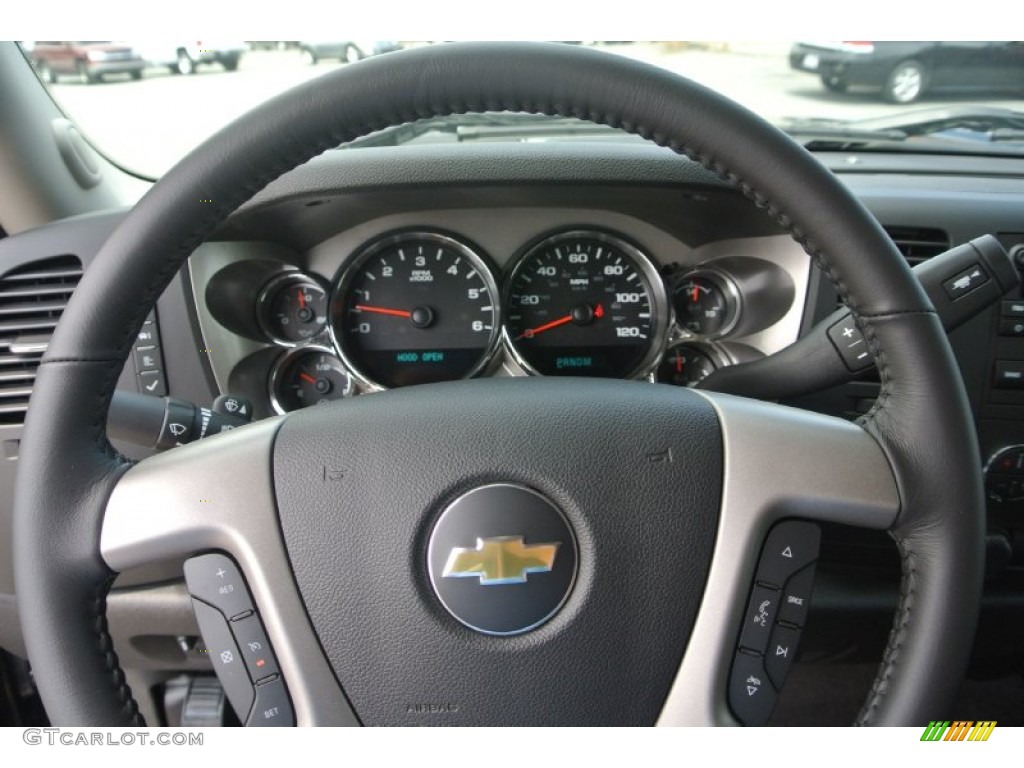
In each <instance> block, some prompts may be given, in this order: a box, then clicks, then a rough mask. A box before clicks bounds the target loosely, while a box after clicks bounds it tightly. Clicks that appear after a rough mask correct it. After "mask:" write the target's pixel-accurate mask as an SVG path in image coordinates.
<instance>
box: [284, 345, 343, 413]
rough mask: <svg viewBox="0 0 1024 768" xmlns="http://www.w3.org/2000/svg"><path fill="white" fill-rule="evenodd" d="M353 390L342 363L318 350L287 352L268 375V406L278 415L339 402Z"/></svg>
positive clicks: (328, 353)
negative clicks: (271, 406) (333, 401)
mask: <svg viewBox="0 0 1024 768" xmlns="http://www.w3.org/2000/svg"><path fill="white" fill-rule="evenodd" d="M352 389H353V382H352V377H351V376H349V374H348V371H347V370H345V366H344V365H343V364H342V362H341V360H339V359H338V358H337V357H335V356H334V353H333V352H331V351H330V350H328V349H322V348H320V347H303V348H302V349H298V350H293V351H291V352H287V353H286V354H285V355H284V356H283V357H282V358H281V359H280V360H279V361H278V363H277V365H275V366H274V369H273V370H272V371H271V373H270V403H271V405H273V407H274V410H275V411H277V412H278V413H288V412H289V411H297V410H299V409H300V408H306V407H308V406H311V405H320V404H321V403H326V402H330V401H331V400H340V399H341V398H343V397H348V396H349V395H351V394H352Z"/></svg>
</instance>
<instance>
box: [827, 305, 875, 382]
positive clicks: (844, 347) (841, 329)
mask: <svg viewBox="0 0 1024 768" xmlns="http://www.w3.org/2000/svg"><path fill="white" fill-rule="evenodd" d="M828 338H829V341H831V342H832V345H833V346H834V347H835V348H836V352H838V353H839V356H840V357H841V358H843V364H844V365H846V367H847V368H849V369H850V370H851V371H854V372H856V371H863V370H864V369H865V368H870V367H871V366H872V365H874V364H875V361H874V359H873V358H872V357H871V351H870V350H869V349H868V344H867V342H866V341H864V335H863V334H862V333H861V332H860V329H859V328H858V327H857V324H856V323H855V322H854V320H853V315H846V316H845V317H843V318H842V319H841V320H839V321H838V322H836V323H833V325H832V327H831V328H829V329H828Z"/></svg>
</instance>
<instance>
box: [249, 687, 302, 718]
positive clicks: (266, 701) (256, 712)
mask: <svg viewBox="0 0 1024 768" xmlns="http://www.w3.org/2000/svg"><path fill="white" fill-rule="evenodd" d="M245 725H246V726H247V727H249V728H252V727H262V728H266V727H271V726H280V727H285V728H287V727H290V726H292V725H295V714H294V713H293V712H292V703H291V701H290V700H289V699H288V691H286V690H285V688H284V683H283V682H282V681H281V678H277V679H276V680H271V681H270V682H269V683H263V684H262V685H257V686H256V703H255V705H254V706H253V708H252V713H251V714H250V715H249V719H248V720H246V721H245Z"/></svg>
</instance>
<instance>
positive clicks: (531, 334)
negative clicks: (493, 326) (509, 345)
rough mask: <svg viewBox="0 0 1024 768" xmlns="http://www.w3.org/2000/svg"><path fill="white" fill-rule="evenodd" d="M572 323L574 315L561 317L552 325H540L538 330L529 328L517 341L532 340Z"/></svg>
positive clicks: (552, 322)
mask: <svg viewBox="0 0 1024 768" xmlns="http://www.w3.org/2000/svg"><path fill="white" fill-rule="evenodd" d="M571 322H572V315H566V316H565V317H560V318H558V319H557V320H552V321H551V322H550V323H544V325H538V326H537V327H536V328H529V329H527V330H525V331H523V332H522V333H521V334H519V335H518V336H517V337H516V340H519V339H523V338H526V339H532V338H533V337H534V336H536V335H537V334H538V333H544V331H550V330H551V329H552V328H557V327H558V326H560V325H565V324H566V323H571Z"/></svg>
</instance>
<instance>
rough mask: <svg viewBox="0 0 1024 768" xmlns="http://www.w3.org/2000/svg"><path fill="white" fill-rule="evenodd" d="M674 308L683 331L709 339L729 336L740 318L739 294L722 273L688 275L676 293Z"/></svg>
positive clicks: (673, 297) (673, 296) (674, 294)
mask: <svg viewBox="0 0 1024 768" xmlns="http://www.w3.org/2000/svg"><path fill="white" fill-rule="evenodd" d="M672 306H673V308H674V309H675V311H676V324H677V325H678V326H679V327H680V328H682V329H683V330H686V331H689V332H690V333H693V334H695V335H697V336H702V337H704V338H707V339H718V338H721V337H723V336H726V335H728V334H729V332H730V331H732V329H733V328H735V327H736V323H737V322H738V321H739V318H740V298H739V291H738V290H737V288H736V285H735V284H734V283H733V282H732V280H730V279H729V278H728V277H726V276H725V275H723V274H720V273H718V272H712V271H703V270H702V271H700V272H692V273H690V274H689V275H687V276H685V277H684V278H683V279H682V280H681V281H680V282H679V283H678V284H677V285H676V287H675V290H674V291H673V292H672Z"/></svg>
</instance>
